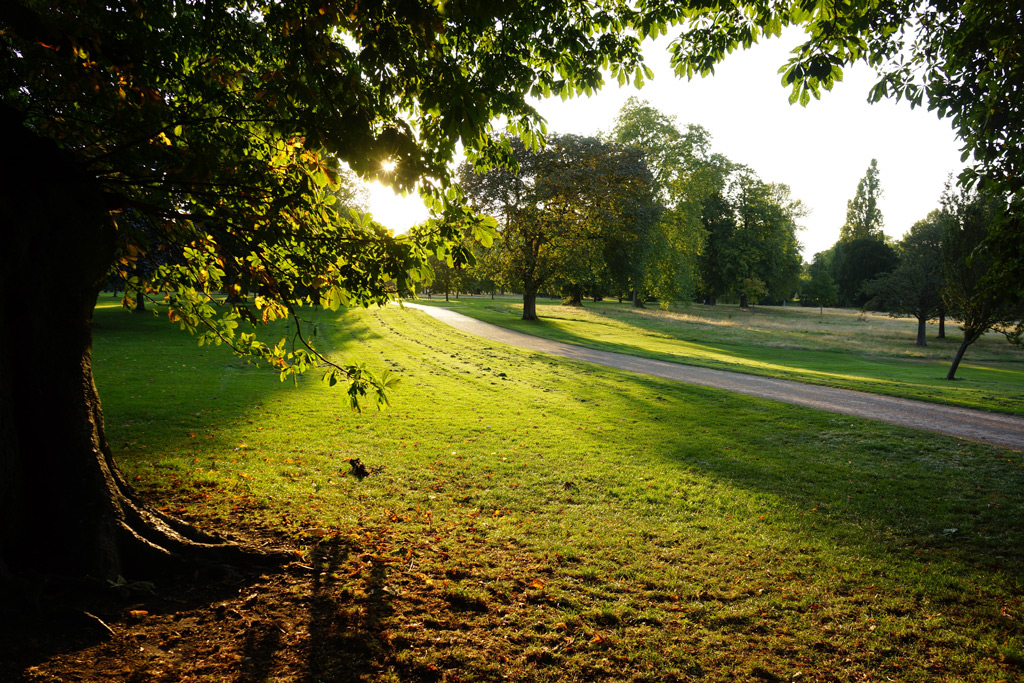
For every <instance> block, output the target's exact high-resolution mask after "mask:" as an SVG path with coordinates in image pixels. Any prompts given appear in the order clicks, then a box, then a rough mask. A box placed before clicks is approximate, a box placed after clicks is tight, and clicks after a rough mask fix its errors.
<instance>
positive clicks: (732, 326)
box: [419, 296, 1024, 415]
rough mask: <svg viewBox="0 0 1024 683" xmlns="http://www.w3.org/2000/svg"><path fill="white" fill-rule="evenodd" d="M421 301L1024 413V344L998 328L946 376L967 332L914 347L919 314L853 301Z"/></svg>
mask: <svg viewBox="0 0 1024 683" xmlns="http://www.w3.org/2000/svg"><path fill="white" fill-rule="evenodd" d="M419 303H423V304H429V305H438V306H448V307H451V308H452V309H453V310H456V311H458V312H460V313H463V314H465V315H468V316H470V317H473V318H476V319H478V320H483V321H485V322H489V323H492V324H494V325H499V326H501V327H506V328H508V329H512V330H517V331H519V332H525V333H528V334H533V335H536V336H539V337H546V338H548V339H553V340H556V341H561V342H568V343H571V344H580V345H582V346H588V347H591V348H596V349H601V350H604V351H614V352H618V353H626V354H631V355H635V356H645V357H648V358H657V359H660V360H667V361H672V362H676V363H684V364H687V365H699V366H703V367H709V368H716V369H719V370H731V371H734V372H743V373H749V374H754V375H763V376H767V377H778V378H782V379H789V380H794V381H797V382H806V383H809V384H823V385H827V386H833V387H839V388H843V389H855V390H858V391H867V392H871V393H877V394H886V395H889V396H901V397H904V398H912V399H917V400H921V401H931V402H935V403H946V404H950V405H958V406H964V407H967V408H979V409H983V410H991V411H996V412H1002V413H1010V414H1017V415H1024V349H1021V348H1020V347H1017V346H1013V345H1011V344H1009V343H1008V342H1007V341H1006V339H1005V337H1004V336H1003V335H1002V334H998V333H995V332H990V333H988V334H987V335H985V336H984V337H982V339H980V340H978V341H977V342H975V343H974V344H972V345H971V346H970V347H969V348H968V350H967V354H966V355H965V356H964V361H963V363H961V365H960V368H959V370H958V372H957V376H956V379H955V380H954V381H952V382H950V381H948V380H946V379H945V378H946V373H947V372H948V371H949V365H950V362H951V361H952V359H953V356H954V354H955V353H956V350H957V347H958V346H959V345H960V341H961V339H962V334H961V332H960V330H959V329H958V328H957V326H956V325H955V324H954V323H947V325H946V338H945V339H936V338H935V337H936V335H937V333H938V325H937V324H935V323H931V324H929V326H928V345H927V346H925V347H923V348H922V347H918V346H915V345H914V340H915V338H916V334H917V322H916V321H915V320H908V319H906V318H904V319H893V318H890V317H888V316H887V315H885V314H882V313H871V312H861V311H855V310H851V309H830V308H826V309H825V310H824V312H823V313H819V309H817V308H800V307H795V306H757V307H753V308H750V309H741V308H739V307H737V306H733V305H721V304H720V305H718V306H704V305H702V304H690V305H682V306H673V307H671V308H670V309H669V310H667V311H666V310H661V309H659V308H658V307H657V306H649V307H647V308H644V309H635V308H632V307H631V306H630V305H629V304H620V303H617V302H615V301H600V302H596V303H595V302H586V303H585V305H584V307H583V308H573V307H568V306H563V305H561V304H560V303H559V302H556V301H548V302H538V304H537V313H538V315H539V316H540V318H541V319H540V320H539V321H534V322H524V321H522V320H520V316H521V315H522V304H521V301H519V300H518V299H514V298H511V297H508V298H506V297H499V298H497V299H495V300H492V299H491V298H490V297H480V296H476V297H466V296H462V297H460V298H459V299H458V300H454V299H453V300H452V301H450V302H444V300H443V299H440V300H439V299H436V298H435V299H430V300H421V301H420V302H419Z"/></svg>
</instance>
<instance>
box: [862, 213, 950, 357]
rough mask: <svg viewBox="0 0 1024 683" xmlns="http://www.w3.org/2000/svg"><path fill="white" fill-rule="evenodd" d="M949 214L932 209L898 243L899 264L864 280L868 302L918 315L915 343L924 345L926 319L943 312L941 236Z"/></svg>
mask: <svg viewBox="0 0 1024 683" xmlns="http://www.w3.org/2000/svg"><path fill="white" fill-rule="evenodd" d="M948 219H949V215H948V214H944V213H942V212H939V211H932V212H931V214H929V216H928V218H926V219H925V220H922V221H918V222H917V223H915V224H914V227H912V228H911V229H910V232H909V233H907V234H906V235H905V236H904V237H903V239H902V240H901V241H900V243H899V245H898V252H899V259H900V261H899V265H898V266H896V268H895V269H894V270H892V271H890V272H888V273H883V274H882V275H879V276H877V277H875V278H874V279H872V280H869V281H868V282H866V283H864V295H865V296H867V297H868V298H869V300H868V304H869V305H871V306H873V307H876V308H878V309H880V310H883V311H888V312H889V315H891V316H892V317H894V318H903V317H912V318H916V319H917V341H916V344H917V346H925V345H927V343H928V342H927V339H926V335H925V331H926V329H927V328H926V325H927V323H928V321H929V320H931V319H932V318H935V317H937V316H938V315H940V314H941V313H942V311H943V310H944V309H943V301H942V289H943V287H942V285H943V263H942V239H943V236H944V234H945V232H946V230H947V227H946V223H947V222H948Z"/></svg>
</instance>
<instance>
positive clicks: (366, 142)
mask: <svg viewBox="0 0 1024 683" xmlns="http://www.w3.org/2000/svg"><path fill="white" fill-rule="evenodd" d="M449 10H450V11H449ZM454 10H455V8H453V7H447V6H442V5H441V4H439V3H434V2H428V1H426V0H423V1H418V0H413V1H412V2H409V3H405V4H403V5H402V7H401V10H400V11H397V10H396V8H395V7H394V6H393V5H392V4H390V3H377V4H371V5H365V4H364V3H359V4H358V6H357V5H356V4H355V3H347V2H342V3H328V4H326V5H311V4H308V3H279V2H259V1H256V2H250V3H242V4H233V3H230V2H228V3H182V2H175V3H168V2H150V1H148V0H132V1H130V2H129V1H128V0H112V1H111V2H105V3H93V2H87V1H83V2H66V3H41V2H37V1H35V0H11V1H8V2H3V3H0V54H2V58H0V64H2V65H3V66H2V68H0V132H2V133H3V138H4V141H5V164H6V166H7V167H8V168H11V169H17V172H16V173H13V174H11V177H9V178H8V179H7V180H6V181H5V183H4V184H3V185H2V186H0V224H3V225H4V226H5V244H4V248H3V249H2V250H0V320H2V325H3V331H4V334H3V335H0V338H2V340H0V425H2V427H0V430H2V434H0V574H7V573H13V572H24V573H31V572H34V571H46V572H54V571H58V572H61V573H65V574H71V575H92V576H98V577H108V578H113V577H116V576H117V575H118V574H127V573H129V572H133V573H145V572H151V571H154V570H155V569H156V568H163V567H169V566H172V565H174V564H175V562H176V561H182V562H184V561H196V560H198V559H202V558H206V559H210V560H218V561H219V560H226V559H230V560H239V561H240V560H243V559H245V558H252V557H254V555H253V554H252V553H248V552H245V551H244V550H242V549H240V548H238V547H236V546H233V545H230V544H226V543H224V542H222V541H221V540H220V539H217V538H215V537H212V536H210V535H208V534H204V533H201V532H199V531H197V530H195V529H193V528H191V527H189V526H186V525H184V524H182V523H180V522H178V521H176V520H174V519H172V518H169V517H166V516H164V515H162V514H161V513H159V512H157V511H155V510H153V509H151V508H150V507H148V506H147V505H146V504H145V501H142V500H141V499H140V498H139V497H138V496H136V495H135V494H134V493H133V492H132V491H131V489H130V487H128V486H127V484H126V483H125V481H124V479H123V477H122V476H121V475H120V474H119V472H118V469H117V467H116V464H115V462H114V458H113V453H112V452H111V449H110V447H109V445H108V444H107V441H106V439H105V437H104V431H103V419H102V412H101V409H100V403H99V397H98V395H97V392H96V388H95V386H94V384H93V381H92V372H91V366H90V361H89V359H90V349H91V334H90V320H91V312H92V309H93V307H94V305H95V301H96V296H97V291H98V289H99V287H100V286H101V283H102V281H103V279H104V278H105V276H106V275H107V273H108V272H109V271H110V269H111V267H112V266H113V265H115V264H116V263H118V262H119V260H120V259H121V258H128V257H127V256H125V254H127V252H130V251H131V250H137V251H138V252H142V253H149V252H153V251H156V250H158V249H160V248H161V247H162V248H165V249H168V250H171V251H173V252H174V253H175V254H176V258H175V259H172V260H169V261H168V262H167V263H164V264H162V265H161V266H160V268H158V269H157V272H156V273H155V274H154V277H153V279H152V281H151V283H150V285H151V287H152V288H153V290H154V291H153V294H154V295H155V296H157V297H161V296H162V298H163V300H164V304H165V305H166V307H167V311H168V315H169V317H170V318H171V320H173V321H175V322H178V323H179V324H181V325H183V326H184V327H186V328H188V329H190V330H192V331H195V332H197V333H200V335H201V336H200V339H201V340H203V341H209V342H227V343H231V344H233V345H234V347H235V348H236V349H237V350H238V351H239V352H241V353H244V354H248V355H250V356H255V357H257V358H261V359H263V360H264V361H265V362H267V363H269V364H270V365H271V366H272V367H273V368H274V369H276V370H278V371H280V372H282V373H284V374H287V373H290V372H299V371H302V370H304V369H306V368H309V367H311V366H313V365H314V364H315V363H317V362H322V361H323V359H322V358H318V357H317V355H316V351H315V349H311V348H308V347H304V346H303V345H302V344H301V343H300V344H299V346H298V348H297V349H296V350H295V351H290V350H289V348H288V347H287V346H286V345H285V344H284V341H283V340H282V341H281V342H279V343H277V344H273V343H270V344H268V343H265V342H262V341H260V340H258V339H257V338H256V337H255V336H254V335H253V334H252V333H251V332H249V331H248V329H247V325H248V324H249V323H255V322H264V321H269V320H273V319H275V318H279V317H281V316H286V315H293V316H297V312H296V307H297V306H299V305H301V304H304V303H320V302H322V303H324V304H326V305H330V306H332V307H333V306H338V305H341V304H348V305H369V304H371V303H377V302H384V301H386V300H388V299H389V298H390V297H392V296H394V295H395V294H401V293H404V292H406V291H409V290H410V289H411V287H412V282H413V280H412V275H411V274H415V273H416V272H418V271H420V270H422V264H423V261H424V258H425V256H426V254H428V253H429V252H430V251H431V250H432V249H433V248H434V247H435V246H436V245H437V244H439V243H444V242H450V241H452V240H455V239H456V238H457V237H458V236H459V232H460V231H463V230H470V231H473V232H474V233H475V234H477V235H478V236H482V237H484V238H486V236H487V234H488V229H487V226H486V224H485V223H482V222H479V221H476V219H474V218H473V216H472V215H470V214H469V213H468V212H466V211H465V210H463V208H462V207H460V206H459V205H458V203H457V201H456V200H457V195H456V194H455V193H453V192H446V189H445V188H446V187H447V186H448V185H449V181H450V177H451V172H450V171H449V163H450V162H451V160H452V158H453V156H454V154H455V150H456V149H457V148H458V146H459V145H460V144H461V145H463V146H464V147H465V149H466V150H467V152H468V153H469V154H470V155H471V156H472V157H473V158H474V159H477V160H478V162H479V163H481V164H487V163H498V162H500V161H503V160H506V159H507V158H508V153H507V145H505V144H504V143H501V142H500V141H498V142H497V143H495V142H494V141H493V140H492V137H491V136H490V135H489V134H490V132H491V131H492V126H493V122H494V121H496V120H498V119H499V118H501V119H502V120H503V121H505V122H506V124H507V127H508V130H509V131H510V132H512V133H513V134H518V135H521V136H522V137H523V138H525V139H526V140H527V141H528V142H530V143H531V144H533V142H534V141H535V138H536V135H537V134H538V132H539V131H540V126H541V124H540V122H539V120H538V117H537V115H536V112H535V111H534V109H533V108H532V107H531V106H530V104H529V103H528V101H527V96H528V94H531V93H532V94H535V95H550V94H558V95H564V96H574V95H579V94H583V93H586V92H590V91H591V90H592V89H593V88H596V87H599V86H600V85H601V84H602V82H603V76H602V71H601V69H602V67H605V68H607V69H608V70H609V71H610V72H611V73H612V75H613V77H623V78H625V77H629V78H634V77H635V78H636V79H639V80H642V78H643V75H644V71H643V69H642V68H641V65H640V62H639V48H638V44H639V40H638V38H637V37H636V36H635V34H630V33H629V32H626V31H623V28H624V26H628V25H636V24H638V22H639V18H638V16H637V15H635V13H634V12H633V11H632V10H627V9H625V8H616V7H613V6H609V7H604V6H600V7H598V6H596V5H595V4H591V3H578V2H568V1H564V2H555V3H544V5H543V11H541V5H539V4H538V3H535V2H531V1H529V0H528V1H527V2H522V3H515V4H514V5H494V4H490V3H472V2H471V3H461V4H460V5H459V7H458V8H457V11H454ZM384 161H388V162H389V164H388V167H389V168H393V170H391V171H390V172H389V173H388V174H387V177H388V179H389V180H390V182H392V184H395V185H397V186H398V187H401V188H404V189H414V188H415V187H416V186H417V184H419V187H420V188H421V190H422V191H423V192H425V193H426V195H427V196H429V197H430V198H431V201H432V206H433V208H434V210H435V211H437V212H438V213H439V214H443V217H444V219H445V220H439V221H436V222H435V223H433V224H432V228H431V229H430V230H427V231H424V232H423V233H421V234H419V235H418V236H417V237H416V238H412V237H403V236H395V235H392V234H390V233H389V232H388V231H386V230H384V229H383V228H382V227H381V226H379V225H377V224H375V223H373V222H372V221H371V220H369V219H367V218H366V217H365V216H358V215H355V216H354V215H352V214H351V213H348V212H339V211H337V210H336V209H335V208H334V206H332V203H336V201H337V200H336V199H332V195H331V189H332V187H334V186H335V185H336V182H335V180H336V178H335V173H336V168H337V165H338V163H339V162H345V163H347V164H348V166H349V167H351V168H352V169H353V170H354V171H355V172H356V173H358V174H360V175H361V176H363V177H379V176H382V175H383V174H384V172H383V170H382V168H383V167H382V162H384ZM54 179H60V182H59V183H57V182H55V181H54ZM128 211H131V212H133V213H134V214H135V215H137V216H139V217H141V218H142V219H143V221H144V223H145V224H146V225H147V229H148V230H149V231H150V233H149V234H146V233H144V232H143V231H141V230H136V229H134V224H133V222H132V221H127V220H124V218H123V217H124V215H125V212H128ZM474 226H475V227H474ZM223 291H227V292H228V293H229V294H231V295H232V296H233V299H232V303H227V304H225V303H224V300H223V299H222V298H220V297H218V296H217V294H218V293H219V292H223ZM247 294H251V295H253V296H252V298H251V299H250V298H249V297H247V296H245V295H247ZM345 378H347V379H348V380H349V395H350V396H351V397H352V398H353V399H356V398H358V397H359V396H362V395H374V394H378V393H380V392H382V391H384V390H385V389H386V386H387V381H386V380H384V379H382V378H378V379H377V380H374V379H372V378H370V377H368V376H367V375H366V374H365V373H364V372H363V371H362V370H361V368H359V367H358V366H348V367H337V366H335V367H333V368H331V369H330V371H329V372H328V379H329V380H330V381H331V382H336V381H337V380H338V379H345Z"/></svg>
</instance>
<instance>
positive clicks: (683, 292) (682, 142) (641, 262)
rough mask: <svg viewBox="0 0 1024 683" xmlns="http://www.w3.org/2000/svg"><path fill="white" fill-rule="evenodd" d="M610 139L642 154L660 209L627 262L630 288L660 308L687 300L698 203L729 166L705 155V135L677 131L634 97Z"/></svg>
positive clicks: (698, 130)
mask: <svg viewBox="0 0 1024 683" xmlns="http://www.w3.org/2000/svg"><path fill="white" fill-rule="evenodd" d="M612 134H613V136H614V138H615V141H616V142H618V143H620V144H623V145H628V146H631V147H635V148H637V149H639V150H642V151H643V152H644V155H645V157H646V159H647V163H648V165H649V166H650V168H651V172H652V173H653V174H654V181H655V192H656V195H657V197H658V200H659V201H660V202H661V203H662V204H663V205H664V207H665V210H664V212H663V213H662V215H661V219H660V220H659V221H658V222H657V223H656V224H655V225H654V227H653V229H652V230H651V234H650V238H649V240H648V241H647V242H646V244H645V246H646V249H645V250H644V251H643V253H637V254H633V255H630V257H629V263H630V264H631V266H632V269H631V271H630V275H631V276H632V277H631V278H630V281H632V282H634V283H636V287H635V288H634V289H636V290H642V291H643V292H644V293H645V294H648V295H651V296H655V297H657V298H658V299H659V300H660V301H662V302H663V303H667V302H668V301H672V300H680V299H689V298H690V297H692V295H693V291H694V290H695V288H696V283H697V268H698V258H699V254H700V250H701V248H702V246H703V243H704V238H705V230H704V226H703V225H702V223H701V220H700V216H701V212H702V210H703V206H704V202H705V201H707V199H708V198H709V197H710V196H711V195H712V194H713V193H715V192H717V191H721V190H722V189H723V187H724V185H725V179H726V176H727V175H728V173H729V169H730V168H731V164H730V163H729V161H728V160H727V159H725V157H723V156H721V155H718V154H712V153H711V134H710V133H708V131H707V130H705V129H704V128H702V127H700V126H696V125H692V124H691V125H689V126H687V127H686V131H685V132H682V131H681V130H680V129H679V127H678V126H677V125H676V122H675V119H674V118H673V117H669V116H666V115H665V114H663V113H662V112H660V111H658V110H657V109H655V108H654V107H652V106H650V105H649V104H647V103H646V102H644V101H642V100H639V99H637V98H636V97H630V98H629V99H628V100H627V101H626V104H625V105H623V107H622V109H621V110H620V111H619V114H618V116H617V117H616V119H615V128H614V130H613V133H612ZM621 258H625V257H624V256H622V257H621ZM612 260H614V258H613V259H612ZM638 300H639V299H638Z"/></svg>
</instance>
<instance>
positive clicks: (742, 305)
mask: <svg viewBox="0 0 1024 683" xmlns="http://www.w3.org/2000/svg"><path fill="white" fill-rule="evenodd" d="M749 303H750V302H749V301H747V295H746V294H740V308H747V307H748V304H749Z"/></svg>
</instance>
